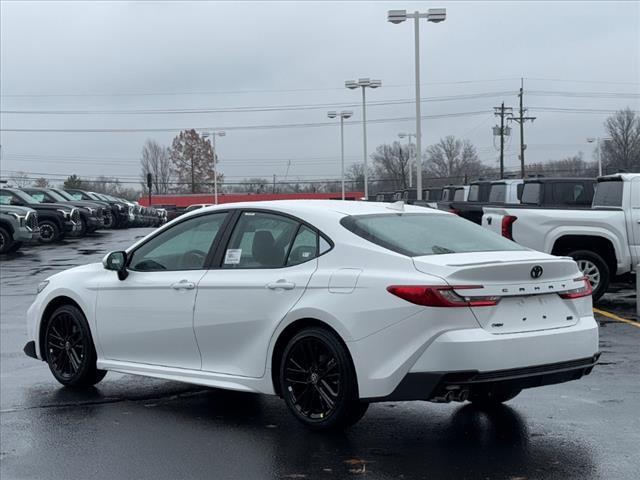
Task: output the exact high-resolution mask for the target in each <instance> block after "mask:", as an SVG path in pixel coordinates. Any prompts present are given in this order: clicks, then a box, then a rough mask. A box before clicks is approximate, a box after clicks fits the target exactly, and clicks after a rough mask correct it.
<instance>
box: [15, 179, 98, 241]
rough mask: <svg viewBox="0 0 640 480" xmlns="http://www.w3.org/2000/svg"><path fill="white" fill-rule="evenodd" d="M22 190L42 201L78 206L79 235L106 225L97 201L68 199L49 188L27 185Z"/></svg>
mask: <svg viewBox="0 0 640 480" xmlns="http://www.w3.org/2000/svg"><path fill="white" fill-rule="evenodd" d="M22 191H23V192H27V193H28V194H29V195H31V196H32V197H33V198H35V199H36V200H37V201H38V202H40V203H63V204H69V205H72V206H74V207H78V210H79V211H80V219H79V220H78V231H77V235H78V236H84V235H86V234H87V233H91V232H95V231H96V230H97V229H99V228H102V226H103V225H104V219H103V211H102V207H101V206H100V205H98V204H97V203H94V202H87V201H83V200H67V199H66V198H64V197H63V196H61V195H59V194H58V193H56V192H54V191H53V190H51V189H49V188H39V187H25V188H23V189H22Z"/></svg>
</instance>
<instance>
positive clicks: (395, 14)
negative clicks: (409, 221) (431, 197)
mask: <svg viewBox="0 0 640 480" xmlns="http://www.w3.org/2000/svg"><path fill="white" fill-rule="evenodd" d="M407 18H413V20H414V22H413V26H414V33H415V70H416V170H417V174H416V176H417V178H416V190H417V191H416V195H417V199H418V200H422V118H421V117H420V115H421V113H420V23H419V22H420V19H421V18H426V19H427V21H428V22H434V23H438V22H444V20H445V19H446V18H447V9H446V8H430V9H428V10H427V13H420V12H418V11H417V10H416V11H415V12H413V13H407V11H406V10H389V12H388V14H387V21H389V22H391V23H402V22H404V21H405V20H406V19H407Z"/></svg>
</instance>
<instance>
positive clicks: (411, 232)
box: [340, 213, 525, 257]
mask: <svg viewBox="0 0 640 480" xmlns="http://www.w3.org/2000/svg"><path fill="white" fill-rule="evenodd" d="M340 223H341V224H342V226H344V227H345V228H346V229H347V230H349V231H351V232H353V233H355V234H356V235H358V236H359V237H362V238H364V239H365V240H368V241H370V242H372V243H375V244H376V245H380V246H381V247H384V248H387V249H389V250H391V251H394V252H397V253H401V254H403V255H407V256H409V257H419V256H422V255H440V254H445V253H467V252H494V251H496V252H497V251H503V250H525V248H524V247H521V246H520V245H518V244H517V243H515V242H512V241H511V240H507V239H506V238H503V237H501V236H499V235H497V234H495V233H493V232H491V231H490V230H487V229H485V228H482V227H481V226H479V225H476V224H475V223H472V222H469V221H468V220H465V219H463V218H460V217H458V216H456V215H445V214H424V213H402V214H380V215H355V216H349V217H345V218H343V219H342V220H341V221H340Z"/></svg>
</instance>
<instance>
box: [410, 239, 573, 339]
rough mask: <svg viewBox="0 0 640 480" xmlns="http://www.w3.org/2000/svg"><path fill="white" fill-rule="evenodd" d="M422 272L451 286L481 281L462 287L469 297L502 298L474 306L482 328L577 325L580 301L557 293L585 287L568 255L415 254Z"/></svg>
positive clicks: (517, 329)
mask: <svg viewBox="0 0 640 480" xmlns="http://www.w3.org/2000/svg"><path fill="white" fill-rule="evenodd" d="M413 260H414V265H415V267H416V269H417V270H419V271H421V272H423V273H428V274H430V275H437V276H439V277H441V278H442V279H444V280H445V281H446V282H447V283H448V284H449V285H453V286H469V285H478V286H481V288H477V289H462V290H458V291H456V293H457V294H458V295H460V296H462V297H465V296H494V295H495V296H499V297H501V298H500V301H499V302H498V304H497V305H495V306H483V307H469V308H470V309H471V311H472V312H473V314H474V316H475V317H476V320H477V321H478V323H479V324H480V326H481V327H482V328H484V329H485V330H487V331H489V332H491V333H494V334H502V333H517V332H528V331H535V330H546V329H551V328H562V327H568V326H571V325H574V324H575V323H576V322H577V321H578V319H579V317H580V314H579V311H578V306H577V304H576V302H573V301H571V300H564V299H562V298H561V297H560V296H559V295H558V292H562V291H566V290H570V289H573V288H578V287H580V286H581V285H582V284H583V283H582V282H581V281H576V280H575V279H577V278H579V277H581V276H582V274H581V273H580V272H579V271H578V268H577V265H576V263H575V262H574V261H573V260H572V259H571V258H568V257H554V256H551V255H547V254H544V253H540V252H535V251H527V250H524V251H504V252H474V253H454V254H446V255H427V256H423V257H415V258H414V259H413Z"/></svg>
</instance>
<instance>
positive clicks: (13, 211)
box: [0, 205, 39, 254]
mask: <svg viewBox="0 0 640 480" xmlns="http://www.w3.org/2000/svg"><path fill="white" fill-rule="evenodd" d="M38 232H39V230H38V214H37V213H36V211H35V210H33V209H31V208H27V207H18V206H11V205H0V254H1V253H9V252H15V251H16V250H18V249H19V248H20V247H21V246H22V243H23V242H30V241H31V240H34V239H37V238H38Z"/></svg>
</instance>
